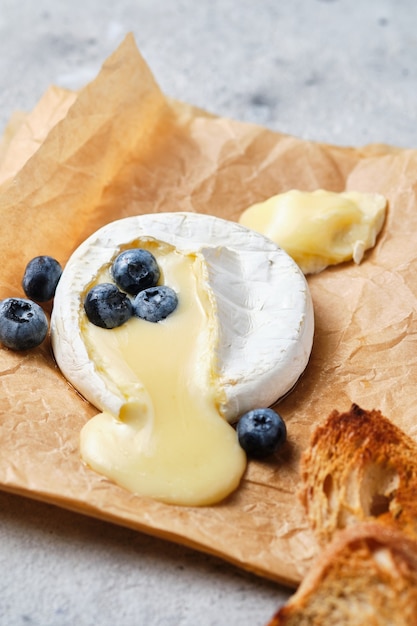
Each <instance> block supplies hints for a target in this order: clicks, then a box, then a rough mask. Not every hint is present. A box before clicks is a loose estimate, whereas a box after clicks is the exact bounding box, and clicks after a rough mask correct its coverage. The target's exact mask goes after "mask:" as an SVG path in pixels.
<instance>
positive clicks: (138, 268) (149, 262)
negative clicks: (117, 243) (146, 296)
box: [112, 248, 160, 296]
mask: <svg viewBox="0 0 417 626" xmlns="http://www.w3.org/2000/svg"><path fill="white" fill-rule="evenodd" d="M112 274H113V278H114V280H115V281H116V283H117V284H118V286H119V287H120V289H123V290H124V291H127V293H130V294H132V295H134V296H135V295H136V294H137V293H139V291H141V290H142V289H147V288H148V287H154V286H155V285H156V284H157V283H158V280H159V276H160V272H159V267H158V263H157V261H156V259H155V257H154V256H153V254H151V253H150V252H148V250H143V249H142V248H132V249H131V250H125V251H124V252H121V253H120V254H119V255H118V256H117V257H116V259H115V261H114V262H113V266H112Z"/></svg>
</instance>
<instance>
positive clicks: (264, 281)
mask: <svg viewBox="0 0 417 626" xmlns="http://www.w3.org/2000/svg"><path fill="white" fill-rule="evenodd" d="M134 248H138V249H146V250H147V251H149V252H150V253H151V254H152V255H153V256H154V257H155V259H156V262H157V265H158V267H159V269H160V282H161V284H163V285H167V286H169V287H170V288H171V289H173V291H174V292H175V294H177V296H178V303H177V306H176V308H175V310H174V311H173V312H172V313H171V314H170V315H168V316H167V317H166V318H165V319H164V322H163V323H162V324H151V323H149V322H148V321H146V320H143V319H141V318H139V317H138V316H137V315H133V316H132V317H131V318H130V319H129V320H128V321H127V322H126V323H125V324H123V325H121V326H119V327H117V328H114V329H112V330H108V329H104V328H100V327H99V326H96V325H94V324H92V323H91V322H90V321H89V320H88V317H87V315H86V313H85V310H84V306H83V301H84V299H85V296H86V293H87V291H88V290H89V289H91V287H92V286H94V285H95V284H100V283H105V282H111V280H112V272H113V269H112V267H113V263H114V259H116V258H117V257H118V255H119V254H120V253H121V252H123V251H124V250H127V249H134ZM313 332H314V317H313V307H312V301H311V297H310V292H309V289H308V286H307V282H306V280H305V277H304V275H303V273H302V272H301V270H300V269H299V267H298V266H297V265H296V263H295V262H294V261H293V260H292V259H291V258H290V257H289V256H288V254H286V253H285V252H284V251H283V250H282V249H281V248H279V247H278V246H277V245H276V244H274V243H273V242H272V241H271V240H270V239H267V238H266V237H264V236H263V235H261V234H259V233H256V232H255V231H252V230H249V229H248V228H246V227H244V226H241V225H239V224H237V223H234V222H230V221H227V220H224V219H220V218H217V217H214V216H209V215H202V214H196V213H187V212H176V213H154V214H149V215H140V216H134V217H128V218H125V219H121V220H118V221H116V222H113V223H111V224H108V225H106V226H104V227H103V228H101V229H100V230H98V231H97V232H96V233H94V234H93V235H91V236H90V237H89V238H88V239H87V240H86V241H85V242H84V243H83V244H81V246H80V247H79V248H78V249H77V250H76V251H75V252H74V253H73V255H72V256H71V258H70V259H69V261H68V263H67V265H66V267H65V269H64V272H63V275H62V277H61V280H60V281H59V284H58V288H57V291H56V294H55V301H54V309H53V312H52V318H51V337H52V346H53V350H54V354H55V357H56V361H57V363H58V365H59V367H60V368H61V371H62V372H63V374H64V375H65V376H66V378H67V379H68V380H69V381H70V382H71V383H72V384H73V385H74V386H75V388H76V389H78V391H79V392H80V393H81V394H82V395H84V397H85V398H86V399H87V400H89V401H90V402H91V403H92V404H93V405H94V406H96V407H97V409H98V411H99V413H98V415H96V416H94V417H93V418H92V419H90V420H89V421H88V422H87V423H86V424H85V425H84V427H83V429H82V431H81V434H80V452H81V456H82V459H83V460H84V462H85V463H87V465H88V466H89V467H90V468H92V469H93V470H95V471H97V472H99V473H101V474H103V475H104V476H106V477H107V478H108V479H110V480H111V481H113V482H116V483H117V484H119V485H121V486H122V487H124V488H126V489H128V490H130V491H131V492H133V493H136V494H140V495H141V496H148V497H151V498H154V499H158V500H161V501H164V502H168V503H173V504H177V505H189V506H196V505H208V504H212V503H215V502H219V501H220V500H222V499H223V498H225V497H226V496H228V495H229V494H230V493H232V492H233V491H234V490H235V489H236V488H237V487H238V486H239V483H240V481H241V479H242V476H243V474H244V472H245V468H246V464H247V457H246V453H245V451H244V450H243V448H242V447H241V446H240V444H239V441H238V436H237V432H236V429H235V428H234V427H233V426H232V424H234V423H235V422H236V421H237V419H238V417H239V416H240V415H242V414H243V413H245V412H247V411H250V410H252V409H255V408H257V407H259V406H271V405H272V404H273V403H274V402H275V401H276V400H277V399H278V398H280V397H281V396H283V395H285V394H286V393H288V391H289V390H291V389H292V388H293V387H294V385H295V383H296V382H297V380H298V378H299V377H300V375H301V374H302V372H303V371H304V369H305V367H306V365H307V363H308V360H309V356H310V352H311V348H312V342H313ZM294 393H296V391H295V392H294Z"/></svg>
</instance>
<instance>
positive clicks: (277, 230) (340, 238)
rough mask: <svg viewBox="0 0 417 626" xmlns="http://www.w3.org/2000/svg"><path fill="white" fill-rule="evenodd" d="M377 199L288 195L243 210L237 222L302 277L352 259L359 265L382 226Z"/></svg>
mask: <svg viewBox="0 0 417 626" xmlns="http://www.w3.org/2000/svg"><path fill="white" fill-rule="evenodd" d="M386 204H387V202H386V199H385V198H384V197H383V196H382V195H380V194H365V193H359V192H342V193H335V192H330V191H324V190H322V189H319V190H317V191H313V192H303V191H297V190H291V191H288V192H286V193H282V194H278V195H276V196H273V197H271V198H269V199H268V200H266V201H265V202H261V203H258V204H254V205H253V206H251V207H249V208H248V209H246V211H244V212H243V213H242V215H241V217H240V220H239V222H240V223H241V224H243V225H244V226H247V227H248V228H252V229H253V230H255V231H257V232H259V233H261V234H263V235H265V236H266V237H268V238H269V239H271V240H272V241H274V242H275V243H276V244H278V245H279V246H280V247H281V248H283V250H285V251H286V252H287V253H288V254H289V255H290V256H291V257H292V258H293V259H294V261H295V262H296V263H297V264H298V265H299V267H300V268H301V270H302V271H303V272H304V274H310V273H316V272H320V271H321V270H323V269H324V268H325V267H327V266H328V265H335V264H337V263H342V262H344V261H349V260H351V259H353V260H354V261H355V263H360V262H361V260H362V259H363V256H364V254H365V251H366V250H368V249H369V248H372V247H373V246H374V245H375V242H376V238H377V236H378V234H379V232H380V230H381V228H382V226H383V223H384V220H385V212H386Z"/></svg>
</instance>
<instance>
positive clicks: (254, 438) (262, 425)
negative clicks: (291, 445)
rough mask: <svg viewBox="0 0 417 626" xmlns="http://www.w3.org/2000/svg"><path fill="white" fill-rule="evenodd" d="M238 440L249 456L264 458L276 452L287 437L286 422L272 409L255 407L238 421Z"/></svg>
mask: <svg viewBox="0 0 417 626" xmlns="http://www.w3.org/2000/svg"><path fill="white" fill-rule="evenodd" d="M236 430H237V435H238V440H239V443H240V445H241V446H242V448H243V449H244V450H245V452H246V453H247V455H248V456H250V457H254V458H258V459H261V458H264V457H267V456H269V455H270V454H272V453H273V452H275V450H277V449H278V448H279V447H280V446H281V445H282V444H283V443H284V442H285V441H286V439H287V428H286V426H285V422H284V420H283V419H282V417H281V416H280V415H278V413H276V412H275V411H273V410H272V409H253V410H252V411H248V412H247V413H245V414H244V415H242V417H241V418H240V420H239V421H238V424H237V429H236Z"/></svg>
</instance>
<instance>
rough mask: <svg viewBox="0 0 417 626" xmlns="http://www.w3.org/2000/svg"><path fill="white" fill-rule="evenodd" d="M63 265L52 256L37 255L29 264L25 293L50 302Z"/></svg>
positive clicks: (36, 299) (32, 298) (37, 299)
mask: <svg viewBox="0 0 417 626" xmlns="http://www.w3.org/2000/svg"><path fill="white" fill-rule="evenodd" d="M61 274H62V267H61V265H60V264H59V263H58V261H57V260H56V259H53V258H52V257H50V256H37V257H35V258H34V259H32V260H31V261H29V263H28V264H27V266H26V268H25V272H24V274H23V280H22V286H23V290H24V292H25V294H26V295H27V297H28V298H30V299H31V300H35V301H36V302H48V300H51V299H52V298H53V297H54V294H55V290H56V286H57V284H58V281H59V279H60V277H61Z"/></svg>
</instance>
